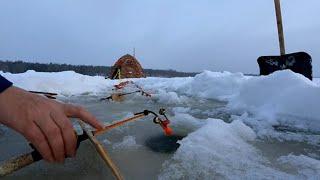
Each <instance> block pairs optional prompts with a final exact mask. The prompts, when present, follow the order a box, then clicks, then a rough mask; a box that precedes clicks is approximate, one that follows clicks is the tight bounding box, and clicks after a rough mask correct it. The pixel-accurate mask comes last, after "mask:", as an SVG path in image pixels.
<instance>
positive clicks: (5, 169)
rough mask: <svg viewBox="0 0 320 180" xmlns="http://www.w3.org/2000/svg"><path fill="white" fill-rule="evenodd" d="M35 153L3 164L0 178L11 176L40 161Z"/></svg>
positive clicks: (0, 169)
mask: <svg viewBox="0 0 320 180" xmlns="http://www.w3.org/2000/svg"><path fill="white" fill-rule="evenodd" d="M35 154H36V153H35V152H32V153H28V154H24V155H21V156H19V157H15V158H12V159H9V160H7V161H5V162H3V163H2V164H1V165H0V177H3V176H6V175H9V174H11V173H13V172H15V171H17V170H19V169H22V168H24V167H26V166H28V165H30V164H33V163H34V162H36V161H39V160H40V159H38V158H35ZM41 159H42V158H41Z"/></svg>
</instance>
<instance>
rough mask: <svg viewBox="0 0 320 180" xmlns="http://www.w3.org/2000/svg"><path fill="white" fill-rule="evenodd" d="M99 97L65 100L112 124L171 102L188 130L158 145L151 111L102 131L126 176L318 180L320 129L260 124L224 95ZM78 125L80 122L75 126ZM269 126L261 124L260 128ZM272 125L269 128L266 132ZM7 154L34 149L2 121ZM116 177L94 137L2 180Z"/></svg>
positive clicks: (180, 128)
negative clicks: (60, 157) (61, 158)
mask: <svg viewBox="0 0 320 180" xmlns="http://www.w3.org/2000/svg"><path fill="white" fill-rule="evenodd" d="M100 97H101V96H74V97H68V98H63V99H61V100H62V101H64V102H71V103H78V104H82V105H83V106H85V107H87V108H88V109H89V111H91V112H92V113H93V114H95V115H96V116H97V118H98V119H100V120H102V121H103V122H104V123H111V122H113V121H116V120H120V119H123V118H126V117H130V116H131V115H133V113H136V112H140V111H143V110H145V109H149V110H153V111H158V110H159V108H161V107H164V108H166V109H167V114H168V116H169V118H170V119H171V121H172V128H173V130H174V132H175V133H176V135H181V136H187V137H185V138H184V139H183V140H182V141H181V142H180V144H181V146H180V147H179V149H178V150H177V151H176V152H175V153H159V152H154V151H152V150H151V149H150V148H148V147H147V145H146V142H147V141H148V140H149V139H150V138H154V137H159V136H162V135H163V132H162V130H161V128H160V127H158V126H157V125H155V124H153V122H152V117H146V118H144V119H142V120H139V121H136V122H133V123H128V124H126V125H125V126H123V127H120V128H117V129H114V130H111V131H110V132H107V133H105V134H104V135H101V136H99V138H98V139H99V140H100V141H101V142H102V143H103V144H104V146H105V148H106V149H107V150H108V152H109V153H110V155H111V156H112V158H113V160H114V162H115V163H116V164H117V166H118V167H119V169H120V170H121V173H122V174H123V175H124V177H125V179H239V178H243V179H244V178H245V179H248V178H249V179H250V178H251V179H285V178H289V179H301V178H308V179H318V178H320V152H319V138H320V136H319V134H317V132H314V131H307V132H305V131H296V129H295V128H294V127H289V128H288V127H286V128H281V127H280V128H279V127H278V128H279V129H278V130H274V129H270V128H269V129H268V128H260V127H257V126H259V125H261V124H262V125H263V123H261V124H259V123H257V122H259V121H263V119H261V120H256V119H255V120H252V119H254V117H251V115H250V114H245V115H242V114H237V113H236V112H233V111H231V110H229V109H228V108H227V107H226V105H227V103H226V102H222V101H216V100H207V99H199V98H193V97H189V96H182V95H178V96H177V98H178V99H179V101H177V100H175V101H174V102H171V101H170V98H167V99H166V98H164V97H162V98H153V99H152V100H150V99H147V98H145V97H140V96H138V95H131V96H130V97H128V98H127V100H126V101H125V102H123V103H115V102H99V101H98V99H99V98H100ZM77 128H79V127H77ZM261 129H263V130H261ZM265 131H266V132H265ZM0 144H1V149H0V153H1V159H0V160H1V161H2V160H5V159H7V158H9V157H12V156H14V155H17V154H21V153H25V152H28V151H29V150H30V149H29V147H28V144H27V143H26V141H25V140H24V139H23V137H21V136H20V135H17V134H16V133H14V132H13V131H11V130H8V129H7V128H4V127H1V128H0ZM27 178H30V179H56V178H59V179H61V180H63V179H112V175H111V172H110V171H109V169H108V168H107V167H106V166H105V164H104V162H103V161H102V160H101V159H100V157H99V155H97V153H96V152H95V149H94V147H93V146H92V145H91V143H90V142H89V141H86V142H84V143H82V144H81V146H80V148H79V150H78V153H77V156H76V158H75V159H68V160H67V161H66V162H65V164H64V165H61V164H47V163H45V162H42V161H41V162H38V163H36V164H33V165H31V166H29V167H27V168H25V169H23V170H21V171H18V172H16V173H14V174H13V175H11V176H8V177H5V178H3V179H27Z"/></svg>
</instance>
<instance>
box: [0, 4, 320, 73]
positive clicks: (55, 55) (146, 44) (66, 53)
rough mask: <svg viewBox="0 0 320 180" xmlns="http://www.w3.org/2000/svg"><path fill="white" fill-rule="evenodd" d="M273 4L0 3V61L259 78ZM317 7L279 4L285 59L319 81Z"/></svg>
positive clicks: (273, 47) (271, 44)
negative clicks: (292, 58) (309, 67)
mask: <svg viewBox="0 0 320 180" xmlns="http://www.w3.org/2000/svg"><path fill="white" fill-rule="evenodd" d="M273 3H274V1H273V0H223V1H222V0H220V1H214V0H113V1H108V0H1V1H0V59H2V60H25V61H32V62H45V63H47V62H56V63H70V64H87V65H89V64H90V65H112V64H113V63H114V62H115V61H116V60H117V59H118V58H119V57H121V56H122V55H124V54H127V53H130V54H132V51H133V47H135V48H136V56H137V58H138V59H139V60H140V62H141V64H142V65H143V66H144V67H145V68H153V69H176V70H180V71H202V70H212V71H224V70H226V71H231V72H244V73H258V72H259V69H258V65H257V63H256V59H257V58H258V57H259V56H261V55H278V54H279V47H278V39H277V29H276V19H275V14H274V13H275V12H274V4H273ZM319 9H320V1H319V0H307V1H304V0H282V13H283V19H284V29H285V39H286V46H287V52H296V51H306V52H308V53H309V54H311V55H312V57H313V66H314V67H313V69H314V74H315V75H317V76H319V75H320V68H318V67H319V66H320V20H319V17H320V10H319Z"/></svg>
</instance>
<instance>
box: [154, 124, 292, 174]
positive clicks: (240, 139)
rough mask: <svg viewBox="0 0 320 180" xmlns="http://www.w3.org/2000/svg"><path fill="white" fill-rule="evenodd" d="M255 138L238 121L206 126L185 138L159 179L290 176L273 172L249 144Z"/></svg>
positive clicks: (274, 170) (253, 134) (277, 171)
mask: <svg viewBox="0 0 320 180" xmlns="http://www.w3.org/2000/svg"><path fill="white" fill-rule="evenodd" d="M255 138H256V135H255V133H254V132H253V131H252V129H250V128H249V127H248V126H246V125H245V124H243V123H242V122H241V121H234V122H232V123H231V124H227V123H225V122H223V121H221V120H218V119H208V120H207V124H206V125H204V126H203V127H201V128H199V129H198V130H196V131H195V132H193V133H191V134H189V135H188V136H187V137H186V138H184V139H183V140H182V141H181V142H180V144H181V146H180V148H179V149H178V151H177V152H176V153H175V154H174V156H173V158H172V159H171V160H169V161H167V162H166V163H164V165H163V170H162V173H161V174H160V176H159V179H239V178H240V179H280V178H290V177H291V175H289V174H287V173H284V172H281V171H279V170H276V169H273V168H271V167H270V166H269V162H268V161H267V160H266V159H264V158H263V157H262V156H261V155H260V154H259V151H258V150H257V149H255V148H254V147H253V146H252V145H251V144H250V142H251V141H253V140H255Z"/></svg>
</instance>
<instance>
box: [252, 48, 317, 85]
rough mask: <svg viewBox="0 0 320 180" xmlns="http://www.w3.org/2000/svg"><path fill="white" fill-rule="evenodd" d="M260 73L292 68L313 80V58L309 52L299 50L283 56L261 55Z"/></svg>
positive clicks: (264, 73) (259, 61) (259, 62)
mask: <svg viewBox="0 0 320 180" xmlns="http://www.w3.org/2000/svg"><path fill="white" fill-rule="evenodd" d="M257 61H258V64H259V67H260V75H269V74H271V73H273V72H275V71H280V70H285V69H290V70H291V71H293V72H295V73H299V74H302V75H304V76H305V77H307V78H308V79H310V80H312V58H311V56H310V55H309V54H308V53H305V52H297V53H292V54H286V55H282V56H261V57H259V58H258V60H257Z"/></svg>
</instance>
